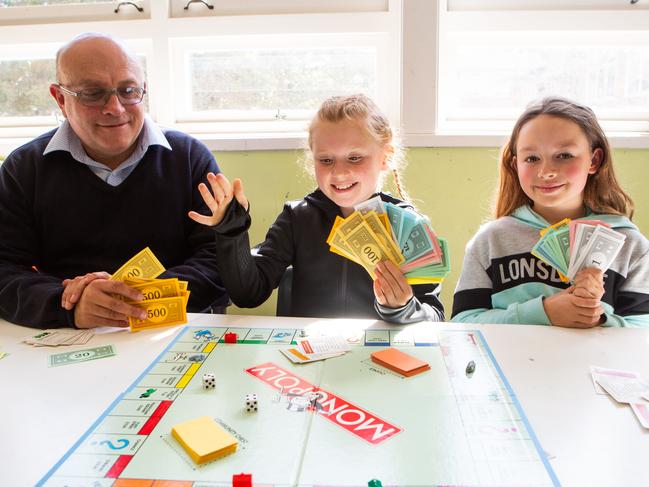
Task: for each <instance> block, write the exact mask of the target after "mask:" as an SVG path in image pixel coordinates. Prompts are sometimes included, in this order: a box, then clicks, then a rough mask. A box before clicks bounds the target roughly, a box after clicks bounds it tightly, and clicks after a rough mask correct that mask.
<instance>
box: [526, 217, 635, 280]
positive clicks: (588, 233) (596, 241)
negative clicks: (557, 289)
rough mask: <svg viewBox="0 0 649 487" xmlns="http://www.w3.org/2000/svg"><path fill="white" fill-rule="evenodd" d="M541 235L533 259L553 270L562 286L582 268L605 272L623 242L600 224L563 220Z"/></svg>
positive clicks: (600, 222)
mask: <svg viewBox="0 0 649 487" xmlns="http://www.w3.org/2000/svg"><path fill="white" fill-rule="evenodd" d="M540 233H541V238H540V239H539V241H538V242H537V243H536V245H534V247H533V248H532V255H534V256H536V257H538V258H539V259H541V260H542V261H543V262H545V263H546V264H548V265H550V266H552V267H554V268H555V269H556V270H557V272H558V273H559V278H560V279H561V280H562V281H563V282H570V281H573V280H574V278H575V276H576V275H577V273H578V272H579V271H580V270H582V269H585V268H589V267H595V268H597V269H600V270H601V271H606V269H608V268H609V267H610V265H611V262H613V259H615V257H616V256H617V254H618V253H619V252H620V249H621V248H622V246H623V245H624V240H625V239H626V235H624V234H622V233H620V232H616V231H615V230H613V229H611V228H610V225H608V224H606V223H604V222H602V221H600V220H570V218H566V219H564V220H561V221H560V222H558V223H555V224H554V225H551V226H549V227H547V228H544V229H543V230H541V232H540Z"/></svg>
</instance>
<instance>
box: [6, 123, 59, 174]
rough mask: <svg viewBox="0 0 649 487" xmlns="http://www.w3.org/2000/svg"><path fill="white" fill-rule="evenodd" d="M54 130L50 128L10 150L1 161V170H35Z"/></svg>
mask: <svg viewBox="0 0 649 487" xmlns="http://www.w3.org/2000/svg"><path fill="white" fill-rule="evenodd" d="M55 132H56V129H54V130H50V131H49V132H46V133H44V134H42V135H39V136H38V137H36V138H35V139H32V140H30V141H29V142H27V143H25V144H23V145H21V146H20V147H18V148H16V149H14V150H13V151H11V152H10V153H9V155H8V156H7V158H6V159H5V160H4V161H3V162H2V166H1V167H2V170H3V171H9V172H12V173H13V172H21V173H24V172H25V171H33V170H35V168H36V167H37V166H38V165H39V164H40V163H41V162H42V161H43V157H44V156H43V152H44V151H45V148H46V147H47V144H49V142H50V140H51V139H52V136H53V135H54V133H55ZM29 168H31V169H29Z"/></svg>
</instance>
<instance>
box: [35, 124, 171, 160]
mask: <svg viewBox="0 0 649 487" xmlns="http://www.w3.org/2000/svg"><path fill="white" fill-rule="evenodd" d="M152 145H160V146H162V147H164V148H165V149H169V150H172V149H171V146H170V145H169V141H168V140H167V138H166V137H165V135H164V132H163V131H162V129H161V128H160V127H158V126H157V125H156V124H155V123H154V122H153V121H152V120H151V119H150V118H149V116H148V115H146V116H145V117H144V125H143V126H142V131H141V132H140V137H139V139H138V142H137V145H136V147H135V150H134V151H133V153H132V154H131V155H130V156H129V157H128V159H126V160H125V161H124V162H122V163H121V164H120V165H119V166H118V167H117V168H116V169H115V170H121V169H124V168H126V167H128V166H132V165H133V164H135V163H136V162H138V161H139V160H140V159H142V157H143V156H144V154H145V153H146V151H147V150H148V149H149V147H151V146H152ZM54 151H65V152H69V153H70V155H71V156H72V157H73V158H74V159H75V160H77V161H79V162H81V163H83V164H86V165H88V166H93V167H98V168H101V169H108V170H110V168H108V167H107V166H106V165H105V164H102V163H101V162H97V161H95V160H94V159H93V158H91V157H90V156H89V155H88V154H86V151H85V149H84V148H83V145H81V139H79V137H78V136H77V134H76V133H74V130H72V127H71V126H70V122H68V121H67V120H64V121H63V123H62V124H61V126H60V127H59V128H58V129H57V130H56V132H55V133H54V135H53V136H52V138H51V139H50V141H49V143H48V144H47V147H45V150H44V151H43V155H45V154H49V153H50V152H54Z"/></svg>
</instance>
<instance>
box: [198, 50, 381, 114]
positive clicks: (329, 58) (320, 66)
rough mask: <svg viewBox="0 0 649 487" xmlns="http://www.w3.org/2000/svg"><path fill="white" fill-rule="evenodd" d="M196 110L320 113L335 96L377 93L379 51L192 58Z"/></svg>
mask: <svg viewBox="0 0 649 487" xmlns="http://www.w3.org/2000/svg"><path fill="white" fill-rule="evenodd" d="M189 71H190V76H191V93H192V101H191V110H192V111H194V112H201V111H213V110H273V111H274V110H277V109H278V108H281V109H282V110H315V109H317V107H318V106H319V105H320V103H321V102H322V100H323V99H324V98H326V97H328V96H332V95H343V94H351V93H358V92H364V93H367V94H368V95H370V96H374V95H375V91H376V71H377V52H376V49H375V48H366V47H363V48H323V49H315V48H309V49H295V48H290V49H289V48H286V49H279V48H276V49H251V50H227V51H226V50H219V51H205V52H194V53H192V54H190V56H189Z"/></svg>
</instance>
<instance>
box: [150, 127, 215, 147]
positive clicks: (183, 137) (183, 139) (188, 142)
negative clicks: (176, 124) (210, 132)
mask: <svg viewBox="0 0 649 487" xmlns="http://www.w3.org/2000/svg"><path fill="white" fill-rule="evenodd" d="M160 130H162V133H163V134H164V136H165V138H166V139H167V141H168V142H169V145H170V146H171V148H172V149H174V148H175V147H185V146H193V145H196V146H201V147H205V145H204V144H203V143H202V142H201V141H200V140H198V139H196V138H195V137H192V136H191V135H189V134H187V133H185V132H181V131H180V130H175V129H170V128H165V127H160Z"/></svg>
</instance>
